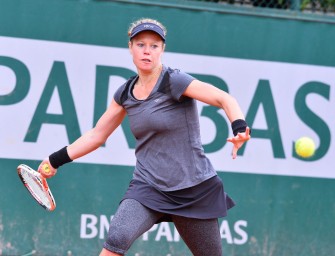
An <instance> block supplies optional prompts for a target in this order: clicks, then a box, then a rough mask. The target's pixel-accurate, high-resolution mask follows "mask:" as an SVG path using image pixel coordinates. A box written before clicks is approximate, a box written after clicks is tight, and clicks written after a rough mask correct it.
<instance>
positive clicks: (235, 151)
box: [232, 146, 238, 159]
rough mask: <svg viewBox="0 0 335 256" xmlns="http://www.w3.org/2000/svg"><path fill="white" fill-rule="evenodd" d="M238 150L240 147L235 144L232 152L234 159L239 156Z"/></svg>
mask: <svg viewBox="0 0 335 256" xmlns="http://www.w3.org/2000/svg"><path fill="white" fill-rule="evenodd" d="M237 150H238V148H237V147H236V146H234V147H233V154H232V157H233V159H235V158H236V157H237Z"/></svg>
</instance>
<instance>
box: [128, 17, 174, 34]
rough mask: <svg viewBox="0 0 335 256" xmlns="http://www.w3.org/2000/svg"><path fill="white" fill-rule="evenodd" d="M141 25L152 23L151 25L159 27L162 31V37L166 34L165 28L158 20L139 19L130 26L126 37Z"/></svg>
mask: <svg viewBox="0 0 335 256" xmlns="http://www.w3.org/2000/svg"><path fill="white" fill-rule="evenodd" d="M142 23H152V24H155V25H157V26H159V27H160V28H161V29H162V30H163V32H164V36H166V34H167V30H166V28H165V27H164V25H163V24H162V23H160V22H159V21H158V20H154V19H151V18H141V19H139V20H136V21H134V22H133V23H131V24H130V26H129V29H128V36H130V35H131V32H132V31H133V29H134V28H135V27H137V26H138V25H140V24H142Z"/></svg>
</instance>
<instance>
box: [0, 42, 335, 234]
mask: <svg viewBox="0 0 335 256" xmlns="http://www.w3.org/2000/svg"><path fill="white" fill-rule="evenodd" d="M125 47H126V45H125ZM176 60H178V61H176ZM4 63H5V64H4ZM6 63H7V64H8V63H10V65H9V64H8V65H7V64H6ZM163 63H164V64H166V65H168V66H171V67H174V68H179V69H181V70H182V71H185V72H187V73H191V74H194V75H196V74H199V75H208V76H213V77H216V78H219V79H221V81H224V83H225V84H227V87H228V89H229V92H230V93H231V94H232V95H233V96H235V97H236V98H237V100H238V102H239V103H240V105H241V107H242V110H243V112H244V113H246V115H247V117H248V116H249V117H250V118H251V119H253V122H252V123H251V126H252V129H253V131H254V133H253V139H252V140H250V141H249V142H248V143H247V144H246V147H245V148H244V151H243V153H241V154H242V155H240V156H239V157H238V158H237V159H236V160H232V159H231V150H232V147H231V144H229V143H225V140H224V142H223V143H222V146H219V147H217V148H216V149H214V150H212V151H211V152H208V153H207V156H208V157H209V158H210V160H211V161H212V163H213V165H214V167H215V168H216V169H217V170H225V171H230V172H243V173H259V174H274V175H293V176H306V177H321V178H335V171H334V170H333V169H332V168H331V166H332V164H331V163H334V159H333V155H332V154H331V153H330V152H334V150H335V143H331V140H332V136H331V135H332V134H334V129H335V119H334V118H333V117H334V116H335V113H334V112H335V106H334V105H335V95H334V91H335V90H334V83H335V68H334V67H324V66H313V65H303V64H290V63H278V62H270V61H257V60H243V59H233V58H224V57H213V56H201V55H192V54H179V53H169V52H166V53H165V54H164V57H163ZM97 67H110V68H119V69H120V68H121V69H123V70H128V71H129V72H135V67H134V65H133V63H132V59H131V56H130V55H129V51H128V49H126V48H124V49H123V48H114V47H103V46H94V45H83V44H73V43H63V42H51V41H41V40H31V39H22V38H10V37H0V85H1V86H0V116H1V118H2V121H1V133H0V158H3V159H31V160H41V159H43V158H44V157H45V156H46V155H48V154H49V153H51V152H53V151H55V150H58V149H59V148H61V147H63V146H64V145H67V144H69V143H70V142H72V141H69V133H71V132H72V130H71V129H70V130H69V129H68V127H66V126H65V125H63V124H58V123H57V124H53V123H42V124H41V125H40V130H39V131H38V133H37V134H36V135H35V136H36V139H35V141H29V140H25V138H26V137H27V136H28V137H29V135H31V133H32V132H33V131H31V130H30V125H31V123H32V121H33V117H35V114H36V113H38V110H37V108H38V106H39V104H40V103H41V102H43V100H44V99H43V98H42V95H44V94H43V93H45V92H46V90H47V89H48V90H49V91H48V93H49V95H51V96H52V97H50V99H48V100H49V101H48V102H47V103H45V102H44V104H47V107H45V112H46V113H44V114H49V115H50V116H51V115H54V116H56V115H58V116H61V117H62V114H63V115H65V114H68V112H64V111H63V109H62V107H63V106H62V99H63V98H62V97H61V96H60V95H63V97H64V95H65V96H66V97H69V98H66V100H68V101H66V104H67V103H71V101H73V108H72V109H74V112H75V113H71V114H72V115H74V116H70V117H69V118H73V117H74V118H77V120H78V126H77V127H78V131H77V133H78V134H82V133H84V132H85V131H87V130H89V129H91V128H92V126H93V123H94V122H95V121H96V120H94V118H95V117H94V114H95V107H96V104H97V102H96V99H95V94H96V92H97V90H98V89H97V88H96V86H97V85H96V83H97V82H96V80H97V77H96V75H97V73H98V72H97ZM59 74H61V75H62V76H61V78H62V79H63V80H64V81H63V80H62V82H63V83H65V84H66V85H67V86H68V89H67V88H62V89H64V91H59V89H60V87H54V90H53V91H50V89H49V88H50V86H49V87H47V85H50V84H51V85H52V83H53V82H54V81H53V80H52V79H49V78H50V77H51V78H55V77H57V75H59ZM124 82H125V78H124V77H121V76H120V75H111V76H110V77H109V80H108V88H109V90H108V95H107V96H106V97H107V98H108V102H110V101H111V99H112V97H113V94H114V92H115V91H116V89H117V88H118V87H119V86H120V85H121V84H122V83H124ZM15 84H17V85H18V84H20V85H21V86H22V88H15ZM46 88H47V89H46ZM69 90H70V91H69ZM14 92H15V93H14ZM14 94H15V96H16V98H15V97H13V95H14ZM6 97H7V99H8V98H10V100H8V101H5V100H3V99H5V98H6ZM2 100H3V101H2ZM63 101H64V99H63ZM108 102H106V107H107V106H108ZM63 104H64V103H63ZM71 106H72V105H71ZM198 106H199V116H200V122H201V134H202V138H203V143H204V144H209V143H210V142H212V141H213V140H214V138H215V134H217V127H221V126H218V125H217V122H218V121H217V120H214V118H213V115H215V118H219V122H221V123H224V122H226V123H227V125H228V127H229V122H228V121H227V119H226V117H225V115H224V113H223V111H222V110H220V112H218V113H217V112H215V113H214V111H212V109H211V110H210V111H212V112H210V111H209V109H208V107H207V106H206V105H204V104H202V103H199V104H198ZM300 109H302V110H300ZM206 111H207V112H206ZM215 111H216V110H215ZM299 111H300V112H299ZM304 115H305V116H304ZM73 123H75V122H73ZM316 123H317V124H318V126H316ZM274 125H276V126H274ZM275 132H276V133H275ZM230 134H231V132H230ZM273 134H276V136H275V137H271V136H273ZM301 136H309V137H311V138H312V139H313V140H314V141H315V142H316V145H317V147H319V148H321V149H322V150H321V149H320V150H321V151H322V154H321V155H320V154H319V155H320V157H319V158H318V159H316V160H313V161H302V160H301V159H297V158H296V157H294V156H293V142H294V141H295V140H297V139H298V138H299V137H301ZM322 136H323V137H322ZM34 138H35V137H34ZM221 141H222V140H221ZM321 146H322V147H321ZM214 148H215V147H214ZM320 150H319V153H320ZM240 152H242V151H240ZM76 161H78V162H84V163H96V164H111V165H127V166H129V165H134V164H135V155H134V149H133V148H131V147H130V146H129V143H128V142H127V137H126V135H125V132H124V130H123V129H121V128H120V129H117V130H116V131H115V132H114V134H113V135H112V136H111V137H110V138H109V139H108V141H107V142H106V145H105V147H101V148H99V149H98V150H96V151H95V152H93V153H91V154H89V155H87V156H85V157H83V158H81V159H78V160H76ZM92 232H93V231H92ZM162 232H163V231H162Z"/></svg>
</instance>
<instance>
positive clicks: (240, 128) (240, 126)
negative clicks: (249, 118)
mask: <svg viewBox="0 0 335 256" xmlns="http://www.w3.org/2000/svg"><path fill="white" fill-rule="evenodd" d="M247 127H248V124H247V122H246V121H244V120H243V119H237V120H235V121H233V122H232V123H231V128H232V129H233V134H234V136H236V135H237V134H238V133H239V132H245V130H246V129H247ZM250 133H251V130H250Z"/></svg>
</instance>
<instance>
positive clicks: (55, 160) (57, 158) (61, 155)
mask: <svg viewBox="0 0 335 256" xmlns="http://www.w3.org/2000/svg"><path fill="white" fill-rule="evenodd" d="M66 148H67V147H64V148H62V149H60V150H58V151H56V152H54V153H52V154H51V155H50V156H49V162H50V164H51V165H52V167H53V168H55V169H58V167H60V166H62V165H63V164H66V163H69V162H72V159H71V158H70V157H69V154H68V153H67V149H66Z"/></svg>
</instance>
